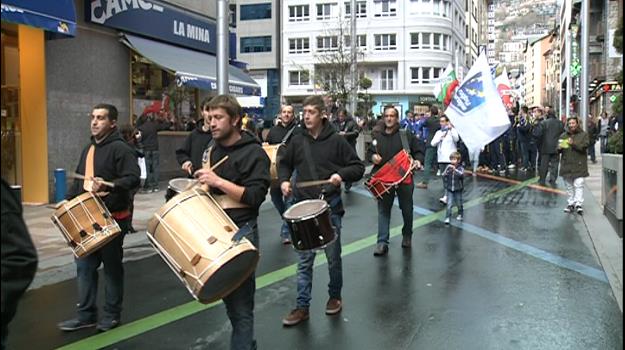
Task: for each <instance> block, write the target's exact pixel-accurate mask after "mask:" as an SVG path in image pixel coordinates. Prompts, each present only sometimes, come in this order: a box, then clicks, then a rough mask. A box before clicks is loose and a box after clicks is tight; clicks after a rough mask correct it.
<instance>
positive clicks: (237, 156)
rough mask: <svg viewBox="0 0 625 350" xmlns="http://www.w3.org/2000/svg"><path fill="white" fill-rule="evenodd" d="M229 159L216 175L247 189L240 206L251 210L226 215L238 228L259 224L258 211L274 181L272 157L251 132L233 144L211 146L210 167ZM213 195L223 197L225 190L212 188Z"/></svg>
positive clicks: (238, 209)
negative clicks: (254, 223)
mask: <svg viewBox="0 0 625 350" xmlns="http://www.w3.org/2000/svg"><path fill="white" fill-rule="evenodd" d="M226 155H227V156H228V160H226V161H225V162H224V163H223V164H222V165H220V166H219V167H217V168H216V169H215V173H216V174H217V175H218V176H220V177H222V178H224V179H227V180H228V181H231V182H233V183H235V184H237V185H239V186H243V187H245V191H244V192H243V196H242V197H241V203H243V204H247V205H248V206H249V207H248V208H236V209H226V210H225V212H226V214H228V216H229V217H230V218H231V219H232V221H234V223H235V224H237V225H238V226H239V227H241V226H243V225H245V224H246V223H247V222H250V221H256V218H257V217H258V208H259V207H260V205H261V204H262V203H263V201H264V200H265V197H266V195H267V189H268V188H269V183H270V181H271V179H270V177H269V164H270V162H269V157H268V156H267V153H265V151H264V150H263V148H262V147H261V146H260V143H259V141H258V139H257V138H256V137H254V136H252V135H251V134H249V133H246V132H241V139H240V140H239V141H237V142H236V143H235V144H234V145H232V146H229V147H224V146H222V145H220V144H219V143H217V142H216V143H215V144H214V145H213V146H212V151H211V159H210V163H211V164H216V163H217V162H218V161H219V160H221V159H222V158H223V157H225V156H226ZM210 192H211V193H213V194H217V195H221V194H224V193H223V192H222V191H220V190H219V189H216V188H211V190H210Z"/></svg>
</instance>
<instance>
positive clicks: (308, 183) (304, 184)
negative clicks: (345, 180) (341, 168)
mask: <svg viewBox="0 0 625 350" xmlns="http://www.w3.org/2000/svg"><path fill="white" fill-rule="evenodd" d="M331 182H332V181H330V179H327V180H313V181H302V182H298V183H296V184H295V187H298V188H304V187H312V186H319V185H325V184H329V183H331Z"/></svg>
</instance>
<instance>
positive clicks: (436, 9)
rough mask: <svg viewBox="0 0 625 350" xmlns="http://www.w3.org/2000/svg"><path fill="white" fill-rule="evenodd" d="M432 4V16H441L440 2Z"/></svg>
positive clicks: (436, 0) (437, 0)
mask: <svg viewBox="0 0 625 350" xmlns="http://www.w3.org/2000/svg"><path fill="white" fill-rule="evenodd" d="M432 4H433V5H434V11H433V12H434V16H441V15H442V14H443V11H444V9H443V7H442V6H441V5H442V4H441V0H434V1H433V2H432Z"/></svg>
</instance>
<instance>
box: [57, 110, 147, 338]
mask: <svg viewBox="0 0 625 350" xmlns="http://www.w3.org/2000/svg"><path fill="white" fill-rule="evenodd" d="M91 136H92V137H91V143H90V144H89V145H88V146H87V147H85V149H84V150H83V151H82V154H81V155H80V161H79V162H78V167H77V168H76V173H77V174H84V177H85V180H84V181H83V180H80V179H75V180H74V183H73V185H72V186H71V187H70V188H69V190H68V193H67V196H66V198H67V199H72V198H74V197H76V196H78V195H80V194H81V193H84V192H86V191H90V192H94V193H98V194H100V195H101V196H103V200H104V204H105V205H106V207H107V208H108V210H109V211H110V212H111V214H112V216H113V218H114V219H115V220H116V221H117V223H118V224H119V227H120V228H121V234H119V236H117V237H115V238H114V239H113V240H112V241H111V242H109V243H108V244H106V245H105V246H103V247H102V248H100V249H99V250H98V251H96V252H94V253H92V254H90V255H88V256H86V257H84V258H81V259H76V269H77V279H78V317H77V318H75V319H71V320H67V321H64V322H61V323H59V324H58V327H59V329H61V330H63V331H75V330H78V329H81V328H88V327H93V326H96V321H98V320H97V312H98V308H97V305H96V300H97V291H98V267H99V266H100V264H102V263H103V264H104V275H105V280H106V284H107V286H106V288H105V304H104V315H103V317H102V318H101V319H100V321H99V322H97V329H98V330H99V331H108V330H110V329H112V328H115V327H117V326H118V325H119V322H120V318H121V311H122V300H123V295H124V267H123V264H122V258H123V255H124V254H123V248H122V245H123V242H124V235H125V234H126V233H127V232H128V230H129V229H130V224H131V223H130V211H129V207H130V192H131V190H133V189H135V188H137V187H138V186H139V183H140V179H139V176H140V175H141V171H140V170H139V165H138V163H137V156H136V154H135V151H134V150H133V149H131V148H130V146H129V145H128V144H127V143H126V142H125V141H124V139H123V138H122V137H121V135H120V133H119V131H118V130H117V108H115V106H112V105H109V104H98V105H96V106H95V107H94V108H93V111H92V112H91ZM105 181H106V182H107V183H109V184H110V183H112V184H113V185H114V186H112V187H109V186H107V185H105V184H104V183H103V182H105Z"/></svg>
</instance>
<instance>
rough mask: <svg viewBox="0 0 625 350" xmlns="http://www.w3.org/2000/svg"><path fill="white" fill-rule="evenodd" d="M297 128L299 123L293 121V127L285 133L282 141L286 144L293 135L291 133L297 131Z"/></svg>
mask: <svg viewBox="0 0 625 350" xmlns="http://www.w3.org/2000/svg"><path fill="white" fill-rule="evenodd" d="M295 128H297V123H293V127H292V128H291V129H289V131H287V133H286V135H284V137H283V138H282V141H281V142H280V143H282V144H285V145H286V143H287V142H288V141H289V138H290V137H291V134H293V131H295Z"/></svg>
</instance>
